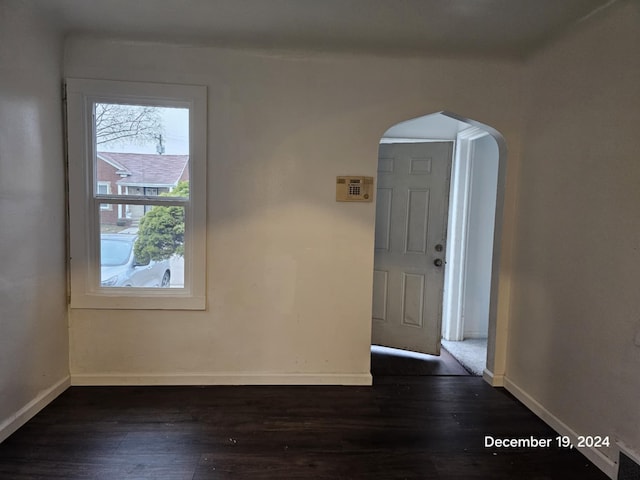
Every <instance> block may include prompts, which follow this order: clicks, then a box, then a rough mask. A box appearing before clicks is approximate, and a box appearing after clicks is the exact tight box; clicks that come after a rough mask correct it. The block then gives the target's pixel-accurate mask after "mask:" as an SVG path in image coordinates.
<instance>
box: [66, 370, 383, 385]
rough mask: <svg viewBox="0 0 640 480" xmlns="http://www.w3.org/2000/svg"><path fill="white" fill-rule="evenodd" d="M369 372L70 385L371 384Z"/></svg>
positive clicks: (77, 380)
mask: <svg viewBox="0 0 640 480" xmlns="http://www.w3.org/2000/svg"><path fill="white" fill-rule="evenodd" d="M372 383H373V379H372V377H371V374H370V373H353V374H349V373H345V374H340V373H335V374H327V373H317V374H316V373H224V372H223V373H202V374H139V375H136V374H129V373H126V374H125V373H115V374H94V375H91V374H75V375H74V374H72V375H71V385H74V386H75V385H78V386H80V385H83V386H125V385H126V386H134V385H371V384H372Z"/></svg>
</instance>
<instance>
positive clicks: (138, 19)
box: [21, 0, 616, 57]
mask: <svg viewBox="0 0 640 480" xmlns="http://www.w3.org/2000/svg"><path fill="white" fill-rule="evenodd" d="M21 1H28V2H30V3H32V4H34V5H35V6H36V7H37V8H38V10H39V11H42V12H44V13H45V14H46V16H47V18H49V19H52V20H53V21H56V22H58V23H59V25H60V26H61V27H62V28H64V30H65V32H68V33H72V34H73V33H77V34H91V35H101V36H102V35H107V36H115V37H121V38H131V39H139V40H150V41H171V42H178V43H189V44H208V45H210V44H215V45H225V46H243V47H245V46H248V47H260V48H277V49H311V50H326V51H337V50H339V51H367V52H377V53H393V54H425V53H428V54H446V55H450V54H461V55H481V56H492V57H523V56H526V55H527V54H529V53H531V52H533V51H534V50H536V49H537V48H539V47H540V46H541V45H544V44H545V43H546V42H548V41H549V40H550V39H552V38H554V37H556V36H557V35H558V34H559V32H562V31H563V30H565V29H567V28H570V27H571V26H572V25H574V24H576V23H578V22H579V21H581V20H582V19H584V18H586V17H588V16H590V15H592V14H593V13H594V12H597V11H598V10H600V9H602V8H604V7H606V6H609V5H610V4H612V3H614V2H615V1H616V0H100V1H88V0H21Z"/></svg>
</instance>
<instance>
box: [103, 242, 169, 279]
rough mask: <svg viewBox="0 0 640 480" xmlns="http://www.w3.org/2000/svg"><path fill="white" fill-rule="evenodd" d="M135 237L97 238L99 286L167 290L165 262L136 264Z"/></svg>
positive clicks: (167, 266)
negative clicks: (98, 241) (98, 244)
mask: <svg viewBox="0 0 640 480" xmlns="http://www.w3.org/2000/svg"><path fill="white" fill-rule="evenodd" d="M136 238H137V235H130V234H126V233H103V234H102V235H100V283H101V285H102V286H103V287H163V288H166V287H169V285H170V283H171V270H170V268H169V260H162V261H160V262H154V261H148V262H146V263H145V262H140V261H138V259H136V258H135V255H134V253H133V245H134V243H135V241H136Z"/></svg>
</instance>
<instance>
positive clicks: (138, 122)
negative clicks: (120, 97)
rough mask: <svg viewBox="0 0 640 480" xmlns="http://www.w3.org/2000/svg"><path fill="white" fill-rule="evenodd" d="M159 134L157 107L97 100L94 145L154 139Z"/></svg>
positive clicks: (159, 120) (159, 125)
mask: <svg viewBox="0 0 640 480" xmlns="http://www.w3.org/2000/svg"><path fill="white" fill-rule="evenodd" d="M162 133H163V126H162V116H161V114H160V107H151V106H143V105H121V104H116V103H97V104H96V107H95V134H96V144H97V145H102V144H106V143H133V144H138V145H141V144H145V143H151V142H155V141H156V139H157V138H158V136H159V135H161V134H162Z"/></svg>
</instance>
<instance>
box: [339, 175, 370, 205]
mask: <svg viewBox="0 0 640 480" xmlns="http://www.w3.org/2000/svg"><path fill="white" fill-rule="evenodd" d="M372 200H373V177H362V176H358V175H353V176H345V177H336V201H337V202H371V201H372Z"/></svg>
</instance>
